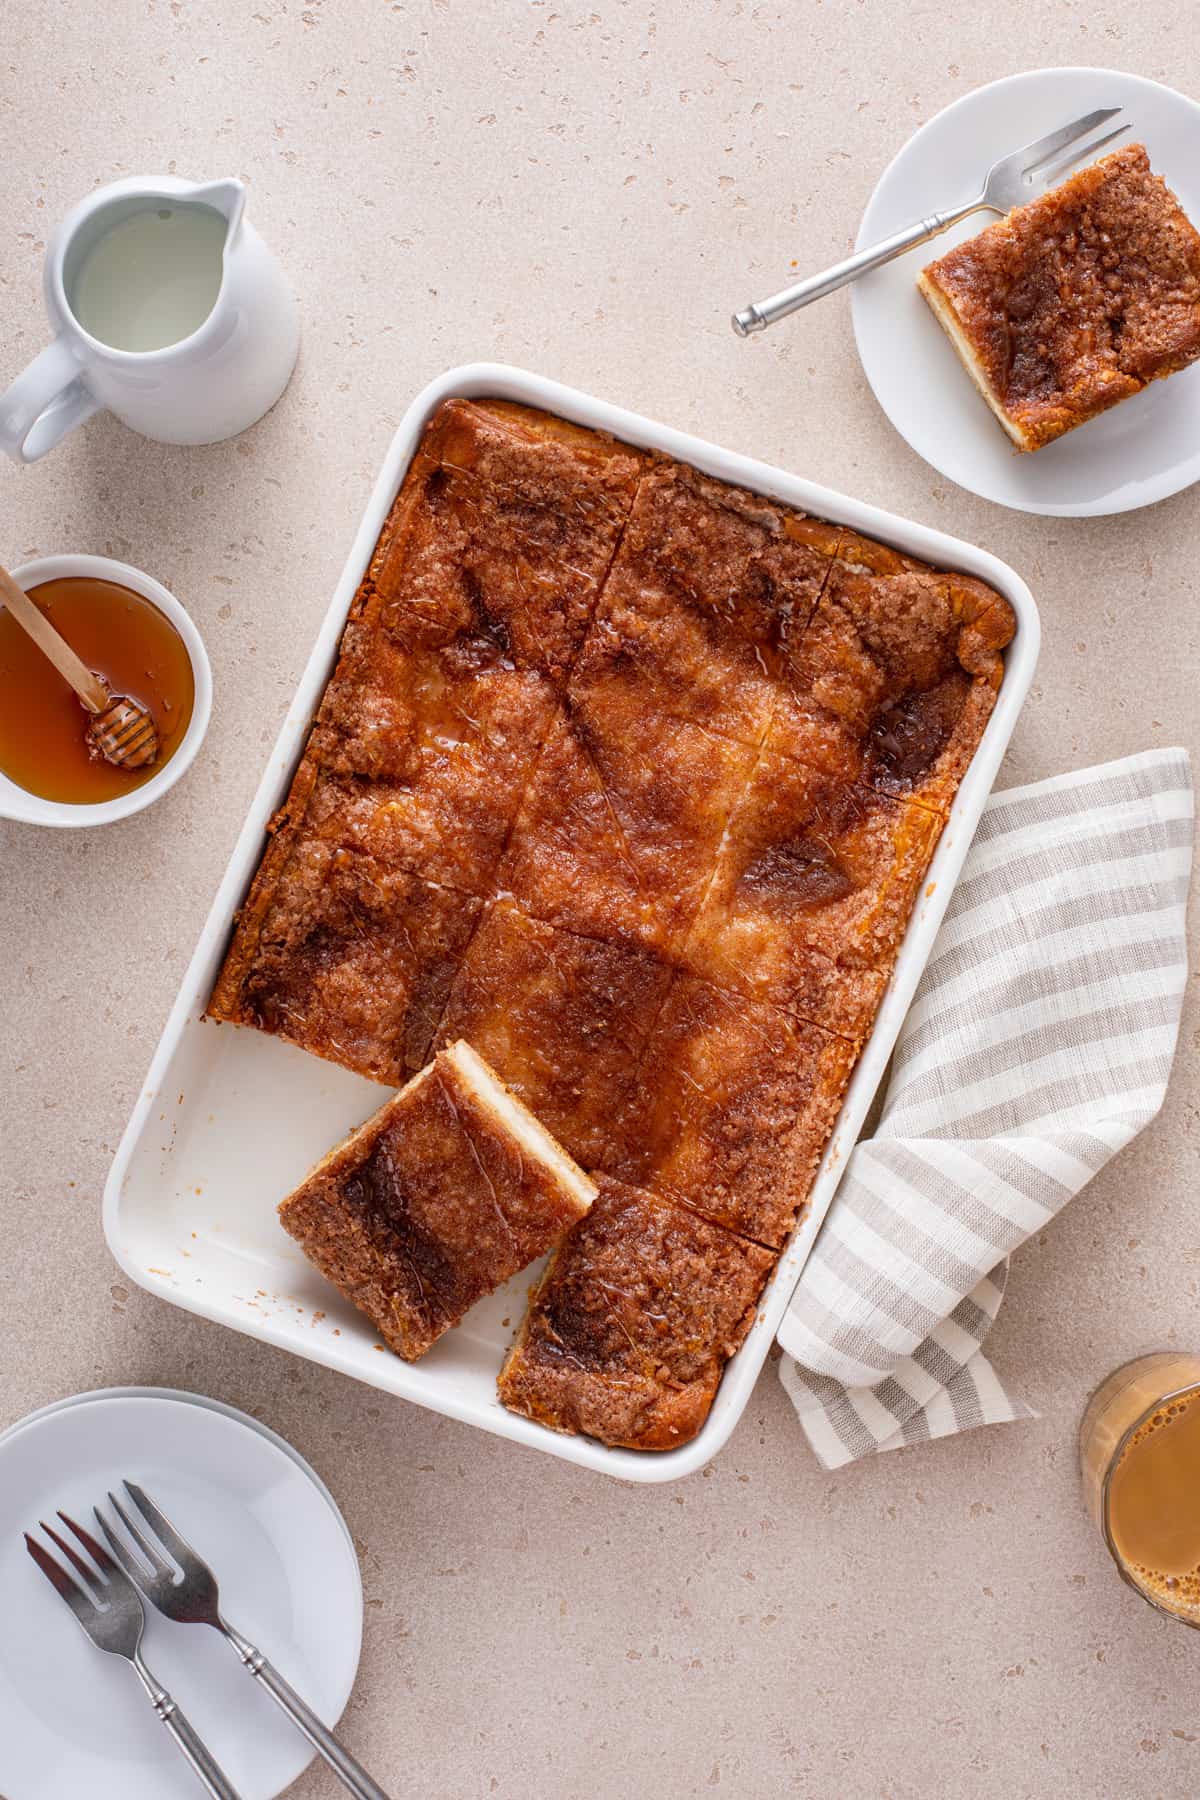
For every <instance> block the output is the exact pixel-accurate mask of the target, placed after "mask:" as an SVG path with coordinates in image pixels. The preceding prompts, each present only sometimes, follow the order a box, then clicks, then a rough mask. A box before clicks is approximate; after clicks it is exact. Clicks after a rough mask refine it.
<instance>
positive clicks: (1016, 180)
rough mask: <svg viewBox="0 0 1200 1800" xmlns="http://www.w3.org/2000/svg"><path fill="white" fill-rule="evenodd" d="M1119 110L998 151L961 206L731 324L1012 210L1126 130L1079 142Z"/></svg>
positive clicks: (781, 314) (805, 299)
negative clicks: (976, 219) (963, 224)
mask: <svg viewBox="0 0 1200 1800" xmlns="http://www.w3.org/2000/svg"><path fill="white" fill-rule="evenodd" d="M1120 110H1121V108H1120V107H1119V106H1104V107H1101V108H1100V109H1099V111H1098V112H1090V113H1085V114H1084V116H1083V117H1082V118H1081V119H1073V120H1072V121H1071V123H1070V124H1069V125H1064V126H1063V127H1062V129H1061V130H1060V131H1052V132H1050V133H1049V135H1048V136H1047V137H1044V138H1039V139H1038V140H1037V142H1036V143H1035V144H1026V145H1025V147H1024V149H1022V150H1014V151H1013V153H1012V155H1011V156H1005V157H1002V158H1001V159H1000V161H999V162H995V163H993V164H992V166H991V168H990V169H989V170H988V173H987V179H986V180H985V182H984V184H983V188H982V190H981V191H980V193H979V194H978V195H977V196H976V198H975V199H974V200H968V201H967V202H966V204H965V205H964V206H955V207H952V208H951V209H950V211H949V212H944V213H930V215H929V217H928V218H927V219H919V220H918V221H917V223H916V224H915V225H908V226H906V227H905V229H904V230H903V231H897V232H896V233H895V235H894V236H893V237H889V238H884V239H883V241H882V243H879V244H872V246H871V247H870V249H869V250H858V251H856V252H855V254H854V255H853V256H848V257H847V258H846V260H845V262H840V263H835V264H834V265H833V267H832V268H831V269H826V270H825V271H824V273H823V274H820V275H810V276H809V277H808V278H807V279H806V280H804V281H798V282H796V284H795V286H794V287H789V288H784V290H783V292H782V293H779V294H772V296H771V298H770V299H769V300H759V301H757V302H755V303H754V304H753V305H751V306H747V307H744V308H743V310H742V311H741V312H736V313H734V315H733V329H734V330H735V331H736V332H737V334H738V336H739V337H749V336H750V334H751V332H754V331H764V330H765V329H766V327H767V326H768V325H774V323H775V321H776V320H777V319H786V318H787V316H788V314H789V313H794V312H798V311H799V310H800V308H801V307H802V306H810V305H811V304H812V302H813V301H814V300H823V299H824V297H825V295H826V294H832V293H833V292H834V290H835V288H840V287H845V286H846V284H847V282H850V281H857V280H858V277H859V276H860V275H865V274H866V272H867V270H868V269H877V268H879V266H880V265H881V264H882V263H887V262H891V260H892V258H893V257H894V256H903V254H904V252H905V251H906V250H911V249H913V248H914V246H915V245H917V244H924V243H927V242H928V241H929V239H930V238H933V237H938V236H940V234H941V233H942V232H943V231H948V230H949V229H950V227H951V225H957V224H958V222H959V220H960V219H966V218H969V216H970V215H971V213H973V212H984V211H987V212H998V213H1006V212H1011V210H1012V208H1013V207H1014V206H1023V205H1024V204H1025V202H1026V201H1027V200H1033V199H1035V198H1036V197H1037V195H1039V194H1044V193H1046V192H1047V191H1048V189H1050V188H1052V187H1053V186H1054V184H1055V182H1056V181H1057V180H1058V178H1059V176H1060V175H1065V174H1066V172H1067V170H1068V169H1072V168H1074V167H1075V165H1076V164H1077V163H1081V162H1083V161H1084V160H1085V159H1086V158H1087V157H1089V156H1094V155H1095V153H1096V151H1097V150H1102V149H1103V148H1104V146H1105V144H1111V143H1112V141H1113V139H1114V138H1117V137H1120V136H1121V133H1122V132H1124V131H1128V130H1129V126H1128V125H1127V124H1126V125H1118V126H1117V128H1116V130H1115V131H1110V132H1108V133H1107V134H1106V135H1105V136H1104V137H1102V138H1096V139H1095V140H1094V141H1093V142H1092V143H1090V144H1083V143H1081V142H1080V139H1081V138H1085V137H1086V136H1087V134H1088V132H1089V131H1094V130H1095V129H1096V127H1097V126H1098V125H1104V124H1107V122H1108V120H1109V119H1115V118H1116V116H1117V114H1118V113H1119V112H1120ZM1064 151H1065V152H1066V154H1065V155H1064V154H1063V152H1064Z"/></svg>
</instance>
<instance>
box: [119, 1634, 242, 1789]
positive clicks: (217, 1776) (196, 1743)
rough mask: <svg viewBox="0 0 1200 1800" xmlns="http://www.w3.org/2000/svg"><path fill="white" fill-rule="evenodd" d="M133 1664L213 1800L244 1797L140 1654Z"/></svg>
mask: <svg viewBox="0 0 1200 1800" xmlns="http://www.w3.org/2000/svg"><path fill="white" fill-rule="evenodd" d="M134 1667H135V1668H136V1670H137V1672H138V1674H139V1675H140V1676H141V1678H142V1685H143V1687H144V1688H145V1690H146V1692H147V1693H148V1694H149V1696H150V1701H151V1704H152V1705H153V1707H154V1710H155V1712H156V1713H157V1714H158V1716H159V1718H160V1719H161V1720H162V1722H163V1724H164V1725H165V1726H166V1728H167V1730H168V1731H169V1732H170V1734H171V1736H172V1737H173V1738H174V1739H175V1742H176V1743H177V1744H178V1745H179V1748H180V1750H181V1751H182V1752H183V1754H184V1756H185V1757H186V1758H187V1760H188V1762H189V1763H191V1765H192V1768H193V1769H194V1770H195V1771H196V1774H197V1776H198V1777H199V1779H200V1781H201V1783H202V1784H203V1786H204V1788H205V1790H206V1791H207V1792H208V1793H210V1794H211V1795H212V1796H213V1800H241V1795H240V1794H239V1793H238V1791H237V1789H236V1788H235V1787H234V1785H233V1783H232V1782H231V1781H230V1780H229V1778H228V1776H227V1775H226V1774H225V1771H224V1770H223V1769H222V1768H221V1766H220V1764H219V1763H218V1762H217V1759H216V1757H215V1756H214V1755H213V1753H212V1751H211V1750H210V1749H209V1748H208V1745H207V1744H206V1743H205V1742H204V1740H203V1738H202V1737H201V1736H200V1734H199V1733H198V1732H197V1730H196V1728H195V1726H194V1725H192V1723H191V1722H190V1720H188V1719H186V1718H185V1717H184V1715H183V1713H182V1712H181V1711H180V1710H179V1708H178V1706H176V1704H175V1702H174V1700H173V1699H172V1698H171V1696H170V1694H169V1693H168V1692H167V1690H166V1688H165V1687H164V1686H163V1685H162V1683H161V1681H157V1680H156V1679H155V1677H154V1676H153V1675H152V1674H151V1673H150V1671H149V1669H148V1668H147V1667H146V1665H145V1663H144V1662H143V1661H142V1660H141V1657H140V1656H139V1657H138V1658H137V1660H136V1661H135V1663H134Z"/></svg>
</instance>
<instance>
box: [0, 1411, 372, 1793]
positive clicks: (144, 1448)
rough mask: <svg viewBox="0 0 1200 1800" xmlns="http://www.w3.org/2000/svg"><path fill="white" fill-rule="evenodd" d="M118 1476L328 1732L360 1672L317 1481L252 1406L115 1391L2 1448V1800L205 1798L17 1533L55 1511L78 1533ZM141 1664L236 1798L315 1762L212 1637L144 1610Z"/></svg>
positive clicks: (45, 1418)
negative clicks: (132, 1486) (146, 1500)
mask: <svg viewBox="0 0 1200 1800" xmlns="http://www.w3.org/2000/svg"><path fill="white" fill-rule="evenodd" d="M124 1476H129V1477H131V1478H132V1479H133V1480H135V1481H140V1482H141V1483H142V1484H143V1486H144V1487H145V1488H146V1490H147V1491H148V1492H149V1493H150V1494H152V1495H153V1497H154V1498H155V1499H156V1500H157V1501H159V1503H160V1504H161V1506H162V1508H163V1511H164V1512H165V1513H166V1514H167V1517H168V1518H169V1519H170V1520H171V1522H172V1523H173V1524H175V1525H177V1526H178V1527H179V1529H180V1531H181V1532H182V1533H183V1535H184V1536H185V1537H186V1538H188V1539H189V1540H190V1541H191V1542H192V1543H193V1544H194V1545H195V1547H196V1548H197V1550H199V1551H200V1553H201V1555H203V1556H205V1557H206V1558H207V1559H208V1560H209V1561H210V1562H211V1563H212V1565H213V1568H214V1569H215V1571H216V1573H217V1576H218V1578H219V1580H220V1585H221V1603H222V1610H223V1611H224V1612H225V1613H226V1614H227V1616H228V1617H229V1619H230V1620H231V1622H232V1623H233V1624H234V1625H236V1626H237V1627H238V1629H239V1630H241V1631H243V1632H245V1634H246V1635H247V1636H248V1637H249V1638H251V1639H252V1640H253V1641H254V1642H255V1643H256V1644H258V1645H259V1647H260V1648H261V1649H262V1650H263V1651H264V1652H265V1653H266V1655H267V1656H269V1657H270V1659H271V1661H272V1662H273V1663H275V1665H276V1667H277V1668H278V1669H279V1670H280V1671H281V1673H282V1674H284V1675H286V1676H287V1678H288V1680H289V1681H290V1682H291V1683H292V1685H293V1686H294V1687H296V1688H297V1689H298V1690H299V1691H300V1693H302V1694H303V1695H304V1697H305V1699H307V1700H308V1701H309V1703H310V1704H311V1705H312V1706H313V1707H314V1708H315V1710H316V1711H317V1713H318V1714H319V1715H320V1717H321V1718H322V1719H324V1720H325V1721H326V1723H327V1724H331V1725H332V1724H334V1723H335V1722H336V1720H337V1719H338V1718H339V1716H340V1714H341V1712H342V1709H343V1708H344V1706H345V1704H346V1701H347V1699H348V1698H349V1696H350V1689H351V1686H352V1685H353V1682H354V1676H355V1672H356V1670H357V1668H358V1657H359V1649H360V1646H361V1637H362V1584H361V1581H360V1577H359V1570H358V1559H357V1557H356V1555H355V1552H354V1546H353V1543H352V1542H351V1540H350V1534H349V1532H348V1531H347V1529H346V1525H345V1521H344V1520H343V1518H342V1516H341V1514H340V1513H339V1512H338V1509H337V1507H336V1505H335V1504H334V1501H333V1499H332V1496H331V1495H330V1493H329V1491H328V1489H327V1488H326V1487H325V1486H324V1484H323V1483H322V1482H321V1481H320V1480H319V1478H318V1477H317V1476H316V1475H315V1474H314V1472H313V1471H312V1469H310V1468H309V1466H308V1464H307V1463H306V1462H304V1460H303V1459H302V1458H301V1457H300V1456H299V1454H298V1453H297V1452H296V1451H295V1450H293V1449H292V1448H291V1446H290V1445H289V1444H285V1443H284V1441H283V1439H282V1438H279V1437H277V1436H276V1435H275V1433H274V1432H272V1431H268V1430H267V1429H266V1427H265V1426H262V1425H259V1424H258V1422H257V1421H256V1420H254V1419H250V1418H247V1417H246V1415H245V1414H244V1413H239V1412H235V1411H234V1409H233V1408H232V1407H226V1406H222V1405H221V1404H220V1403H219V1402H218V1401H212V1400H207V1399H203V1398H201V1397H200V1396H199V1395H191V1394H181V1393H176V1392H175V1391H173V1390H172V1389H169V1388H108V1389H101V1390H99V1391H98V1392H96V1393H93V1394H80V1395H77V1396H75V1397H73V1398H72V1399H70V1400H66V1401H60V1402H58V1403H57V1404H56V1405H54V1406H49V1407H46V1408H44V1409H43V1410H42V1411H41V1412H37V1413H33V1414H31V1415H30V1417H29V1418H27V1419H23V1420H21V1421H20V1422H19V1423H18V1424H16V1425H14V1426H12V1427H11V1428H10V1429H9V1430H8V1431H6V1432H5V1433H4V1434H3V1436H0V1622H2V1626H0V1721H3V1724H2V1727H0V1794H3V1795H4V1796H5V1800H75V1797H76V1796H78V1797H79V1800H82V1797H83V1796H84V1795H86V1796H87V1800H196V1795H197V1794H198V1793H199V1792H200V1786H199V1783H198V1782H197V1780H196V1777H195V1776H194V1775H193V1774H192V1772H191V1770H190V1769H189V1768H188V1766H187V1764H186V1763H185V1762H184V1760H183V1757H182V1756H181V1755H180V1753H179V1751H178V1750H177V1749H176V1748H175V1746H174V1744H173V1743H172V1741H171V1739H170V1737H169V1736H168V1734H167V1732H166V1731H165V1730H164V1728H163V1726H162V1725H160V1724H159V1722H158V1720H157V1719H156V1718H155V1716H154V1712H153V1710H152V1708H151V1706H150V1703H149V1701H148V1700H147V1698H146V1695H145V1693H144V1691H143V1689H142V1686H141V1683H140V1682H139V1681H138V1679H137V1677H136V1675H135V1674H134V1673H133V1671H132V1670H131V1669H130V1668H129V1666H128V1665H127V1664H126V1663H124V1662H122V1661H121V1660H120V1659H119V1658H117V1657H114V1656H106V1655H105V1654H104V1653H103V1652H102V1651H100V1650H97V1649H96V1648H95V1646H94V1645H93V1644H91V1643H90V1642H89V1640H88V1639H87V1638H86V1637H85V1635H84V1633H83V1632H82V1631H81V1630H80V1628H79V1626H78V1625H77V1624H76V1622H75V1620H74V1619H73V1618H72V1617H71V1614H70V1612H69V1611H68V1609H67V1607H66V1606H65V1605H64V1604H63V1602H62V1601H61V1600H60V1599H59V1598H58V1597H57V1596H56V1595H55V1593H54V1591H53V1589H52V1588H51V1587H50V1585H49V1583H48V1582H47V1581H46V1578H45V1576H44V1575H43V1574H42V1573H41V1571H40V1570H39V1569H38V1568H37V1566H36V1564H35V1563H34V1562H33V1560H32V1558H31V1557H30V1556H29V1555H28V1554H27V1552H26V1549H25V1544H24V1541H23V1537H22V1533H23V1532H25V1531H26V1530H29V1531H34V1530H35V1528H36V1525H37V1522H38V1520H39V1519H46V1520H48V1521H49V1522H50V1523H52V1524H53V1523H55V1519H54V1514H55V1511H56V1509H57V1508H59V1507H61V1508H62V1510H63V1511H64V1512H67V1513H70V1514H71V1515H72V1517H74V1518H75V1519H77V1520H78V1521H79V1523H80V1524H81V1525H83V1524H91V1523H92V1513H91V1509H92V1506H93V1505H94V1504H96V1503H97V1502H100V1501H102V1500H103V1498H104V1495H105V1493H106V1491H107V1490H108V1489H109V1488H112V1489H113V1490H114V1491H115V1492H118V1493H119V1492H120V1483H121V1480H122V1478H123V1477H124ZM142 1650H143V1653H144V1655H145V1658H146V1661H147V1663H148V1664H149V1666H150V1668H151V1669H152V1671H153V1672H154V1674H155V1675H157V1676H158V1678H159V1680H160V1681H162V1682H163V1683H164V1685H165V1686H166V1687H168V1688H169V1689H170V1690H171V1692H172V1694H173V1695H174V1696H175V1699H176V1700H177V1701H178V1702H179V1705H180V1706H181V1707H182V1709H183V1711H184V1712H185V1713H186V1714H187V1716H188V1717H189V1718H190V1719H191V1722H192V1724H193V1725H194V1726H195V1727H196V1729H197V1731H198V1732H199V1733H200V1735H201V1737H202V1738H204V1740H205V1742H206V1743H207V1744H208V1746H209V1748H210V1750H211V1751H212V1752H213V1754H214V1756H215V1757H216V1759H217V1761H218V1762H219V1763H220V1764H221V1766H222V1768H223V1769H224V1770H225V1773H226V1775H227V1776H228V1777H229V1779H230V1781H231V1782H232V1783H233V1784H234V1786H235V1787H236V1788H237V1789H238V1791H239V1792H240V1793H241V1794H242V1796H243V1800H273V1796H274V1795H276V1794H278V1793H280V1792H281V1791H282V1790H283V1789H284V1788H286V1787H287V1786H288V1785H289V1783H291V1782H293V1781H294V1780H295V1779H296V1777H297V1776H298V1775H299V1774H300V1773H301V1771H302V1770H303V1769H304V1768H306V1767H307V1765H308V1764H309V1762H311V1760H312V1756H313V1752H312V1749H311V1747H310V1745H309V1744H308V1742H307V1740H306V1739H305V1738H304V1737H302V1736H301V1734H300V1732H298V1731H297V1730H296V1728H295V1726H294V1725H292V1724H290V1723H289V1721H288V1720H287V1719H286V1718H285V1717H284V1715H283V1714H282V1713H281V1712H280V1711H279V1709H278V1707H277V1706H276V1705H275V1703H274V1702H273V1700H272V1699H271V1697H270V1695H269V1694H266V1693H264V1692H263V1691H262V1690H261V1689H260V1688H259V1687H258V1684H257V1683H256V1682H255V1681H254V1680H253V1678H252V1677H251V1676H250V1675H249V1674H248V1673H247V1672H246V1670H245V1669H244V1668H243V1667H242V1665H241V1663H240V1662H239V1661H238V1659H237V1657H236V1656H235V1654H234V1652H233V1651H232V1650H231V1649H230V1647H229V1645H228V1644H226V1643H225V1642H224V1640H223V1639H222V1638H221V1637H220V1635H219V1634H218V1633H217V1632H215V1631H211V1630H208V1629H205V1628H203V1627H201V1626H199V1625H178V1624H175V1623H174V1622H173V1621H171V1620H170V1619H164V1618H163V1617H162V1616H161V1615H160V1614H159V1613H157V1612H156V1611H155V1610H154V1608H153V1607H151V1606H150V1605H149V1604H148V1605H147V1607H146V1634H145V1637H144V1638H143V1640H142Z"/></svg>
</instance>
